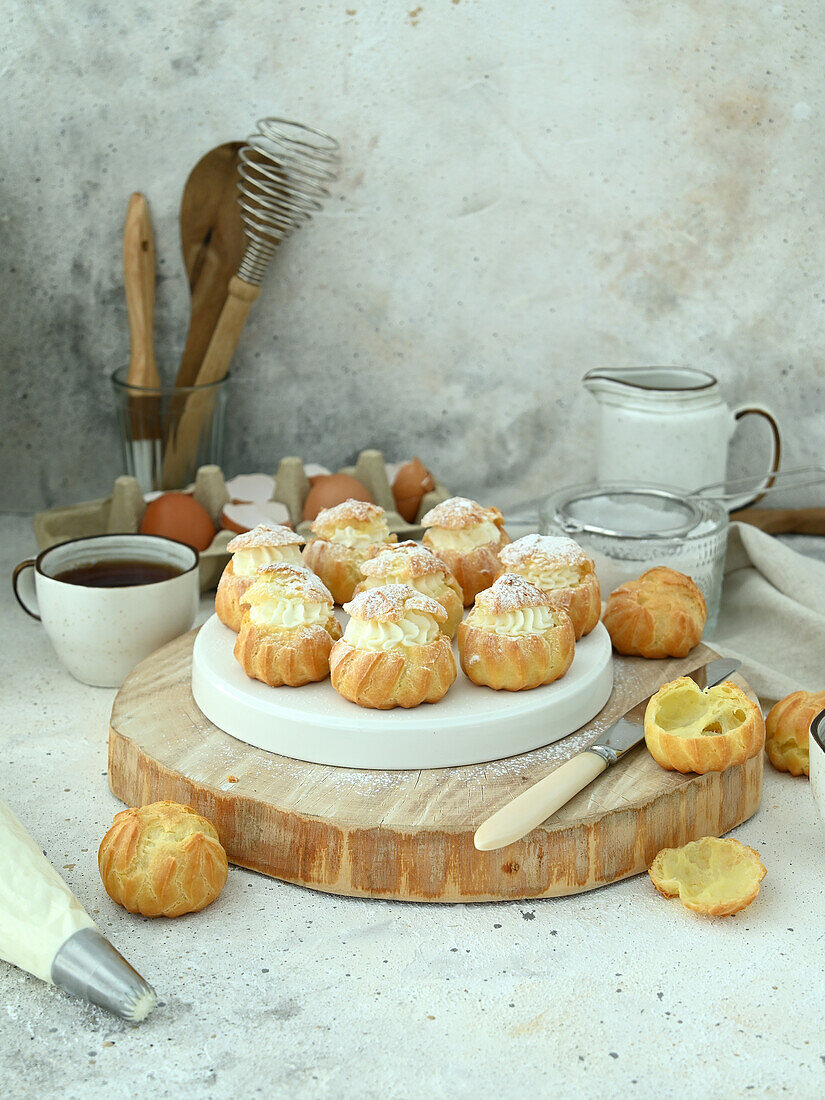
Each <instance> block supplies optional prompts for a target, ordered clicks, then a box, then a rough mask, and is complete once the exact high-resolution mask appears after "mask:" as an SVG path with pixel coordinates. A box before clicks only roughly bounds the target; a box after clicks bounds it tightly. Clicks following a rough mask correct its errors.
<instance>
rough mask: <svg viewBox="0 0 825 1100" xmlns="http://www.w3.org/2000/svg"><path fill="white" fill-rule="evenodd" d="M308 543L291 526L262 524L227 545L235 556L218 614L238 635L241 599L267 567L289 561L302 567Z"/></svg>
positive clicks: (224, 582) (223, 581) (222, 587)
mask: <svg viewBox="0 0 825 1100" xmlns="http://www.w3.org/2000/svg"><path fill="white" fill-rule="evenodd" d="M305 541H306V540H305V539H304V537H303V535H299V534H298V533H297V532H296V531H293V530H292V528H291V527H281V526H279V525H277V524H273V525H270V524H266V523H260V524H258V526H257V527H253V528H252V530H251V531H245V532H244V534H242V535H236V536H235V538H234V539H231V540H230V542H228V543H227V546H226V549H227V550H228V551H229V553H230V554H231V555H232V557H231V558H230V559H229V563H228V564H227V566H226V569H224V571H223V573H222V575H221V579H220V581H219V582H218V591H217V592H216V593H215V613H216V614H217V616H218V618H219V619H220V620H221V622H222V623H224V624H225V625H226V626H228V627H229V628H230V629H231V630H234V631H235V633H236V634H237V632H238V631H239V630H240V629H241V598H242V597H243V595H244V593H245V592H246V590H247V589H248V588H249V587H250V586H251V585H252V584H253V582H254V580H255V578H256V576H257V575H258V570H259V569H261V568H262V566H264V565H272V564H274V563H275V562H287V563H288V564H289V565H301V545H302V543H303V542H305Z"/></svg>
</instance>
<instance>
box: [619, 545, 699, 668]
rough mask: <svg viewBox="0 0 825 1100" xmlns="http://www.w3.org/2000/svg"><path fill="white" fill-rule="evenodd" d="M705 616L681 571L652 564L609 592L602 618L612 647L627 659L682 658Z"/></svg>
mask: <svg viewBox="0 0 825 1100" xmlns="http://www.w3.org/2000/svg"><path fill="white" fill-rule="evenodd" d="M707 617H708V609H707V605H706V604H705V597H704V596H703V595H702V593H701V591H700V589H699V587H698V585H696V584H695V583H694V581H693V580H692V579H691V578H690V577H688V576H685V574H684V573H677V572H676V570H675V569H668V568H667V567H666V566H657V567H656V568H655V569H648V570H647V572H646V573H642V575H641V577H639V579H638V580H635V581H627V583H626V584H622V585H620V586H619V587H618V588H616V589H615V590H614V591H613V592H611V593H610V595H609V596H608V598H607V607H606V609H605V613H604V616H603V619H602V622H603V623H604V625H605V626H606V627H607V631H608V633H609V634H610V639H611V641H612V642H613V648H614V649H615V650H616V652H617V653H622V654H624V656H626V657H650V658H661V657H687V655H688V653H690V651H691V650H692V649H693V647H694V646H695V645H697V643H698V642H699V641H700V639H701V637H702V631H703V630H704V629H705V623H706V622H707Z"/></svg>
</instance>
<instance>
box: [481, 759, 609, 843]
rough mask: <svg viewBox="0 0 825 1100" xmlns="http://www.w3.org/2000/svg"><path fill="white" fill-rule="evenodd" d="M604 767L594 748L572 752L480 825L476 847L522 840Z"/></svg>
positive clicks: (591, 780)
mask: <svg viewBox="0 0 825 1100" xmlns="http://www.w3.org/2000/svg"><path fill="white" fill-rule="evenodd" d="M606 767H607V762H606V761H605V760H603V759H602V757H601V756H598V755H597V754H596V753H595V752H588V751H585V752H581V753H579V755H578V756H574V757H573V759H572V760H568V761H567V763H566V764H562V765H561V767H560V768H556V770H555V771H553V772H550V774H549V775H548V776H545V778H544V779H542V780H540V781H539V782H538V783H534V784H533V786H532V787H528V789H527V790H526V791H525V792H524V793H523V794H520V795H519V796H518V797H517V798H514V799H513V801H512V802H508V803H507V805H506V806H502V808H501V809H500V810H498V811H497V812H496V813H494V814H493V816H492V817H488V818H487V820H486V821H485V822H484V823H483V824H482V825H479V827H478V828H477V829H476V835H475V846H476V848H478V850H479V851H480V852H492V851H495V850H496V849H497V848H504V847H505V845H507V844H513V843H514V842H515V841H517V840H521V838H522V837H523V836H527V834H528V833H530V832H532V831H533V829H535V828H536V826H537V825H541V823H542V821H546V820H547V818H548V817H551V816H552V815H553V814H554V813H555V812H556V810H560V809H561V808H562V806H564V805H565V803H567V802H569V801H570V799H571V798H572V797H573V795H576V794H578V793H579V791H581V790H583V789H584V788H585V787H586V786H587V784H588V783H592V782H593V780H594V779H595V778H596V776H597V775H601V774H602V772H603V771H604V770H605V768H606Z"/></svg>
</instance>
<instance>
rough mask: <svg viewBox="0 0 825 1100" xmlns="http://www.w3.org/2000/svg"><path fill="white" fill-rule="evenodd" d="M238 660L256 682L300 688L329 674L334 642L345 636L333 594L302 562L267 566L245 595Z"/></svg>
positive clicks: (242, 600)
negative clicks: (298, 564) (339, 623)
mask: <svg viewBox="0 0 825 1100" xmlns="http://www.w3.org/2000/svg"><path fill="white" fill-rule="evenodd" d="M241 607H242V608H243V619H242V621H241V629H240V633H239V634H238V637H237V639H236V641H235V658H236V659H237V661H238V663H239V664H240V666H241V668H242V669H243V670H244V672H245V673H246V674H247V676H249V677H250V679H252V680H261V681H262V682H263V683H265V684H269V686H270V687H282V686H283V685H284V684H286V685H288V686H289V687H300V686H301V684H309V683H312V682H314V681H317V680H325V679H326V677H327V676H328V675H329V654H330V650H331V649H332V643H333V642H334V641H336V640H337V639H338V638H340V637H341V627H340V626H339V625H338V621H337V619H336V618H335V615H334V613H333V605H332V596H331V595H330V593H329V590H328V589H327V588H326V586H325V585H324V584H323V582H322V581H321V580H320V579H319V578H318V577H316V576H315V574H314V573H310V571H309V570H308V569H304V568H302V567H301V566H295V565H290V564H288V563H287V562H275V563H274V564H273V565H265V566H263V568H262V569H260V570H259V571H258V576H257V579H256V580H255V583H254V584H253V585H252V586H251V587H250V588H249V589H247V591H246V592H245V593H244V595H243V597H242V599H241Z"/></svg>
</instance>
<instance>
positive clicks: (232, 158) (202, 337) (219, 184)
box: [175, 141, 246, 386]
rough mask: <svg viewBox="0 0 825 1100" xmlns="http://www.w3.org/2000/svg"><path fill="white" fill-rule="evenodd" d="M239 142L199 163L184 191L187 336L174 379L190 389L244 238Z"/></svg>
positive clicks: (216, 150)
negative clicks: (189, 303) (188, 304)
mask: <svg viewBox="0 0 825 1100" xmlns="http://www.w3.org/2000/svg"><path fill="white" fill-rule="evenodd" d="M242 146H243V142H240V141H228V142H226V143H225V144H223V145H218V146H217V147H216V148H214V149H210V151H209V152H208V153H207V154H206V155H205V156H203V157H201V159H200V160H199V161H198V163H197V164H196V165H195V167H194V168H193V169H192V171H191V172H190V173H189V178H188V179H187V181H186V186H185V187H184V189H183V197H182V198H181V204H180V237H181V248H182V250H183V262H184V265H185V267H186V274H187V276H188V278H189V288H190V291H191V294H192V310H191V315H190V320H189V332H188V334H187V337H186V345H185V347H184V349H183V355H182V357H181V362H180V366H179V368H178V373H177V377H176V379H175V385H176V386H191V385H193V384H194V382H195V380H196V378H197V376H198V371H199V370H200V367H201V364H202V363H203V359H204V356H205V354H206V349H207V348H208V347H209V341H210V340H211V339H212V333H213V332H214V331H215V326H216V324H217V321H218V317H219V316H220V314H221V310H222V309H223V306H224V303H225V301H226V298H227V291H228V287H229V280H230V279H231V278H232V276H233V275H234V274H235V272H236V271H237V270H238V265H239V264H240V262H241V259H242V257H243V254H244V249H245V248H246V237H245V235H244V230H243V222H242V221H241V212H240V207H239V206H238V189H237V183H238V153H239V151H240V149H241V148H242Z"/></svg>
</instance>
